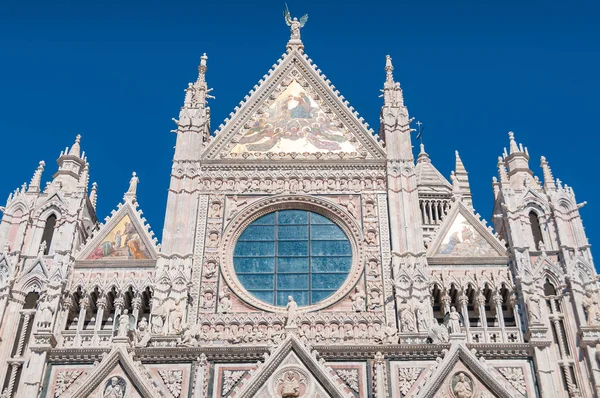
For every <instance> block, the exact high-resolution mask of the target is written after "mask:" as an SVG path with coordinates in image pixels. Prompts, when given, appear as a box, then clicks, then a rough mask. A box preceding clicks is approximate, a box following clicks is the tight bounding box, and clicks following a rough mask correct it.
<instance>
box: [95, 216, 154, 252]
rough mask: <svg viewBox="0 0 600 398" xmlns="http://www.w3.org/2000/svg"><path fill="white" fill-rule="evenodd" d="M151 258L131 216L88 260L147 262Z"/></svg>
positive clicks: (123, 221)
mask: <svg viewBox="0 0 600 398" xmlns="http://www.w3.org/2000/svg"><path fill="white" fill-rule="evenodd" d="M150 258H151V256H150V253H149V251H148V249H147V248H146V246H145V244H144V242H143V241H142V239H141V237H140V235H139V233H138V231H137V230H136V229H135V226H134V225H133V223H132V222H131V219H130V218H129V215H125V216H123V218H122V219H121V220H120V221H119V222H118V223H117V225H115V227H114V228H113V229H112V230H111V231H110V232H109V233H108V234H107V235H106V237H105V238H104V239H103V241H102V242H101V243H100V244H99V245H98V247H96V248H95V249H94V250H93V251H92V252H91V253H90V255H89V256H88V258H87V260H98V259H111V260H128V259H135V260H147V259H150Z"/></svg>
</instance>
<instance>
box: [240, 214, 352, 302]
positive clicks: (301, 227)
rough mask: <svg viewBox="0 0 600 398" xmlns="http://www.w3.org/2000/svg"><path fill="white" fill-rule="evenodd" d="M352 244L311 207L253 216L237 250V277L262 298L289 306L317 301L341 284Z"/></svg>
mask: <svg viewBox="0 0 600 398" xmlns="http://www.w3.org/2000/svg"><path fill="white" fill-rule="evenodd" d="M351 265H352V249H351V247H350V242H349V240H348V237H347V236H346V234H345V233H344V231H343V230H342V229H341V228H340V227H339V226H338V225H337V224H335V223H334V222H332V221H331V220H329V219H328V218H326V217H324V216H322V215H320V214H317V213H314V212H311V211H306V210H279V211H275V212H272V213H269V214H266V215H264V216H262V217H260V218H258V219H256V220H254V221H253V222H252V223H251V224H250V225H249V226H248V227H246V229H245V230H244V231H243V232H242V234H241V235H240V237H239V238H238V240H237V242H236V245H235V250H234V254H233V266H234V269H235V273H236V274H237V277H238V279H239V281H240V283H241V284H242V286H244V288H245V289H246V290H247V291H248V292H250V293H251V294H252V295H253V296H255V297H256V298H258V299H259V300H261V301H263V302H265V303H268V304H271V305H276V306H280V307H285V305H286V304H287V301H288V299H287V298H288V296H292V297H294V300H295V301H296V302H297V303H298V305H300V306H306V305H311V304H316V303H318V302H319V301H322V300H324V299H326V298H327V297H329V296H331V295H332V294H333V293H334V292H335V291H336V290H338V289H339V288H340V287H341V286H342V284H343V283H344V281H345V280H346V278H347V277H348V273H349V271H350V267H351Z"/></svg>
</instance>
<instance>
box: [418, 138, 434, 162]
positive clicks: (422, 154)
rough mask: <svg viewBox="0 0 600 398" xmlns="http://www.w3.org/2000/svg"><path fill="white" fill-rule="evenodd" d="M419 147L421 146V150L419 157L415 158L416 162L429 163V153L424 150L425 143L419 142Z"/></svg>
mask: <svg viewBox="0 0 600 398" xmlns="http://www.w3.org/2000/svg"><path fill="white" fill-rule="evenodd" d="M419 147H420V148H421V151H420V152H419V157H418V158H417V164H419V163H423V162H427V163H430V162H431V159H430V158H429V154H428V153H427V152H425V145H424V144H423V143H421V145H419Z"/></svg>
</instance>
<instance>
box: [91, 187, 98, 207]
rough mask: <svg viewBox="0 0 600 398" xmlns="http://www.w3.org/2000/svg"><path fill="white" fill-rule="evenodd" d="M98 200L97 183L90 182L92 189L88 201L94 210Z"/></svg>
mask: <svg viewBox="0 0 600 398" xmlns="http://www.w3.org/2000/svg"><path fill="white" fill-rule="evenodd" d="M97 202H98V183H97V182H94V183H93V184H92V190H91V191H90V203H91V204H92V207H93V208H94V210H96V203H97Z"/></svg>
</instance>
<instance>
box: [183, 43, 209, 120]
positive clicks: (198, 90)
mask: <svg viewBox="0 0 600 398" xmlns="http://www.w3.org/2000/svg"><path fill="white" fill-rule="evenodd" d="M207 60H208V57H207V56H206V53H204V54H202V56H201V57H200V65H198V79H197V80H196V82H194V83H189V84H188V88H187V89H185V100H184V101H183V106H184V108H195V109H197V108H200V109H204V108H208V107H207V101H206V100H207V99H209V98H211V99H212V98H215V97H213V96H212V95H210V94H209V93H210V92H211V91H212V88H208V85H207V84H206V71H207V70H208V67H207V66H206V61H207Z"/></svg>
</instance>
